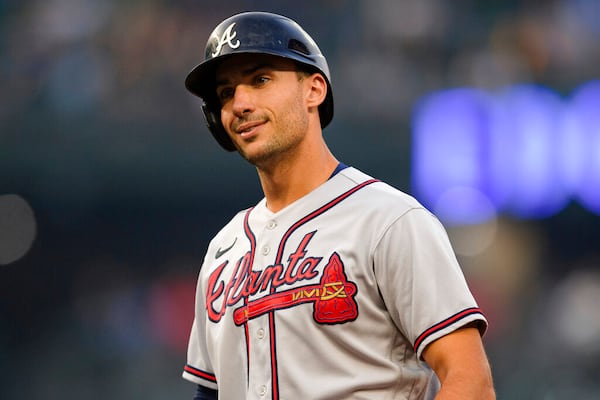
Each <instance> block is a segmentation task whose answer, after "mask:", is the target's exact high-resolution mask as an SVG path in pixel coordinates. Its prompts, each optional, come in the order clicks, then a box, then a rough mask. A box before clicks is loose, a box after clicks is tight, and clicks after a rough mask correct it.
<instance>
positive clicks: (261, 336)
mask: <svg viewBox="0 0 600 400" xmlns="http://www.w3.org/2000/svg"><path fill="white" fill-rule="evenodd" d="M256 337H257V338H259V339H264V338H265V330H264V329H263V328H260V329H259V330H258V332H256Z"/></svg>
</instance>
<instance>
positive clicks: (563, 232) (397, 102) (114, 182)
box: [0, 0, 600, 400]
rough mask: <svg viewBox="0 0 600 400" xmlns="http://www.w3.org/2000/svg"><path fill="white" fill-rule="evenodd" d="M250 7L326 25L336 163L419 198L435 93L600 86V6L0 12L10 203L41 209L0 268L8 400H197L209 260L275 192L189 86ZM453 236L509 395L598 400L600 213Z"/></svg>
mask: <svg viewBox="0 0 600 400" xmlns="http://www.w3.org/2000/svg"><path fill="white" fill-rule="evenodd" d="M246 10H265V11H273V12H278V13H282V14H284V15H287V16H289V17H292V18H293V19H295V20H297V21H299V22H300V23H301V25H303V26H304V27H305V28H306V30H307V31H309V32H310V33H311V34H312V36H313V37H314V38H315V39H316V40H317V42H318V43H319V45H320V47H321V49H322V50H323V52H324V53H325V55H326V57H327V59H328V61H329V64H330V69H331V71H332V77H333V88H334V97H335V106H336V111H335V113H336V116H335V118H334V120H333V123H332V125H331V127H329V128H328V129H327V130H326V135H328V138H329V139H330V140H329V141H330V143H332V148H333V150H334V152H335V153H337V154H338V155H340V156H341V158H342V159H343V160H344V161H346V162H348V163H351V164H354V165H357V166H360V167H361V168H362V169H364V170H366V171H367V172H370V173H371V174H372V175H375V176H378V177H379V178H382V179H385V180H387V181H390V182H391V183H393V184H395V185H396V186H398V187H399V188H401V189H402V190H405V191H408V192H410V190H411V188H410V184H409V182H410V162H409V159H410V134H411V132H410V118H411V113H412V111H413V106H414V103H415V101H417V100H418V99H419V98H421V97H422V96H424V95H426V94H427V93H430V92H431V91H434V90H438V89H441V88H448V87H461V86H470V87H477V88H484V89H486V90H490V91H494V90H497V89H499V88H501V87H503V86H505V85H509V84H513V83H521V82H529V83H538V84H541V85H545V86H548V87H550V88H552V89H553V90H555V91H557V92H558V93H562V94H564V95H567V94H568V93H570V92H571V91H572V90H573V88H575V87H577V86H578V85H580V84H581V83H583V82H586V81H590V80H592V79H597V78H599V77H600V46H599V45H598V43H599V42H600V18H599V17H600V2H598V1H595V0H554V1H551V0H548V1H531V0H530V1H525V0H522V1H518V0H511V1H500V0H494V1H486V2H478V1H475V0H460V1H455V2H448V1H444V0H369V1H367V0H319V1H317V0H306V1H302V2H280V1H274V0H270V1H258V0H257V1H249V0H247V1H242V0H232V1H227V2H224V1H203V0H181V1H176V2H173V1H166V0H121V1H117V0H104V1H97V0H28V1H11V0H0V85H1V86H2V90H0V196H2V195H7V194H16V195H18V196H19V197H20V198H22V199H24V201H26V202H27V204H28V205H29V206H30V207H31V209H32V212H33V215H35V221H34V222H28V223H29V224H30V225H28V230H27V232H31V231H32V229H33V228H35V240H32V243H31V249H30V250H29V252H23V256H22V258H20V259H18V260H10V262H8V263H6V265H2V264H0V398H2V399H22V398H31V399H37V398H44V399H70V398H73V399H79V398H87V399H107V398H109V399H115V400H117V399H145V400H151V399H157V400H158V399H174V398H191V393H192V391H193V390H192V388H191V387H190V385H189V384H187V383H185V382H184V381H183V380H181V379H180V374H181V370H182V367H183V364H184V362H185V347H186V343H187V335H188V331H189V327H190V326H191V320H192V313H193V296H194V291H195V279H196V274H197V272H198V268H199V266H200V264H201V261H202V257H203V252H204V250H205V248H206V246H207V244H208V243H207V240H208V239H209V238H210V237H212V236H213V234H214V233H215V232H216V230H217V229H218V227H219V226H220V225H221V224H223V223H224V222H225V221H226V220H227V219H228V218H229V217H230V216H231V215H232V214H233V213H234V212H235V211H237V210H238V209H240V208H243V207H246V206H249V205H251V204H253V203H254V202H256V201H257V200H258V197H259V196H260V190H259V188H258V183H257V182H256V180H255V178H254V174H253V171H252V170H251V168H250V167H248V166H246V165H245V164H244V163H243V162H242V161H241V160H239V157H235V155H225V154H224V153H223V152H222V151H221V150H220V149H219V148H218V147H217V145H216V144H215V143H214V142H213V140H212V138H211V137H210V135H209V134H208V133H207V130H206V128H205V127H204V123H203V121H202V116H201V112H200V107H199V106H200V101H199V100H198V99H197V98H194V97H193V96H190V95H189V94H188V93H186V92H185V90H184V88H183V80H184V78H185V75H186V73H187V72H188V71H189V70H190V69H191V68H192V67H193V66H194V65H195V64H196V63H198V62H199V61H200V60H201V59H202V57H203V51H204V44H205V40H206V38H207V36H208V34H209V33H210V31H211V30H212V28H213V27H214V25H215V24H216V23H217V22H219V21H220V20H222V19H223V18H225V17H227V16H229V15H231V14H233V13H236V12H239V11H246ZM599 108H600V105H599ZM599 154H600V150H599ZM599 157H600V156H599ZM598 190H600V189H598ZM6 203H7V202H6V201H5V202H4V203H3V202H2V201H0V218H2V217H3V215H4V216H5V218H6V215H8V214H6V213H8V212H9V211H10V210H14V208H11V209H9V210H8V211H7V210H3V209H2V204H6ZM3 212H4V214H3ZM32 224H33V225H32ZM32 227H33V228H32ZM0 228H2V220H0ZM21 231H22V230H20V231H19V232H21ZM1 233H2V232H0V239H2V235H1ZM449 233H450V236H451V240H452V241H453V243H454V244H455V247H456V248H457V249H458V250H459V251H458V253H459V257H460V258H461V263H462V265H463V267H464V268H465V272H466V274H467V278H468V280H469V282H470V283H471V285H472V286H473V289H474V292H475V295H476V297H477V298H478V300H479V301H480V302H481V305H482V306H483V308H484V310H486V311H487V313H488V314H489V319H490V322H491V328H490V331H489V333H488V335H487V336H486V345H487V346H488V351H489V353H490V359H491V362H492V367H493V370H494V374H495V379H496V386H497V390H498V395H499V398H502V399H548V400H554V399H566V398H577V399H582V400H585V399H592V398H593V399H596V398H598V396H599V395H600V373H599V372H598V371H600V313H598V311H597V306H598V304H600V247H598V243H600V217H599V216H598V215H594V214H592V213H589V212H587V211H585V210H582V209H580V208H578V207H577V206H575V205H574V206H572V207H570V208H568V209H567V210H565V211H563V212H562V213H561V214H560V215H558V216H555V217H553V218H549V219H546V220H536V221H524V220H516V219H511V218H509V217H504V216H499V218H498V219H497V220H495V221H492V222H489V223H486V224H485V225H482V226H467V227H453V228H452V229H450V230H449ZM485 238H489V240H488V241H486V243H485V244H484V245H482V248H481V249H479V250H478V251H476V252H472V251H469V246H473V243H474V242H475V241H477V240H484V239H485ZM7 243H8V242H7ZM6 246H8V244H7V245H1V244H0V252H2V251H7V250H6ZM2 260H3V257H2V254H0V262H2Z"/></svg>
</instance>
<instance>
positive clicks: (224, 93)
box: [217, 86, 233, 103]
mask: <svg viewBox="0 0 600 400" xmlns="http://www.w3.org/2000/svg"><path fill="white" fill-rule="evenodd" d="M217 97H218V98H219V101H221V103H223V102H225V101H227V100H229V99H230V98H231V97H233V88H231V87H227V86H226V87H222V88H219V89H217Z"/></svg>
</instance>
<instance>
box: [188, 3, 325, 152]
mask: <svg viewBox="0 0 600 400" xmlns="http://www.w3.org/2000/svg"><path fill="white" fill-rule="evenodd" d="M235 54H268V55H273V56H278V57H283V58H287V59H291V60H294V61H296V62H298V63H299V64H300V65H301V67H302V68H304V69H306V70H307V71H311V72H318V73H320V74H321V75H323V76H324V77H325V80H326V81H327V96H326V98H325V100H324V101H323V103H322V104H321V105H320V106H319V116H320V119H321V127H322V128H325V127H326V126H327V125H328V124H329V122H331V119H332V118H333V94H332V91H331V77H330V75H329V66H328V65H327V60H326V59H325V57H324V56H323V54H322V53H321V50H320V49H319V47H318V46H317V44H316V43H315V41H314V40H313V39H312V38H311V37H310V36H309V35H308V34H307V33H306V32H305V31H304V30H303V29H302V28H301V27H300V25H298V24H297V23H296V22H294V21H293V20H291V19H289V18H287V17H284V16H281V15H277V14H271V13H266V12H245V13H241V14H237V15H234V16H232V17H229V18H227V19H226V20H224V21H223V22H221V23H220V24H219V25H217V27H216V28H215V29H214V31H213V32H212V34H211V35H210V37H209V39H208V42H207V43H206V49H205V51H204V60H203V61H202V62H201V63H200V64H198V65H197V66H196V67H194V69H192V71H190V73H189V74H188V76H187V78H186V79H185V87H186V88H187V89H188V90H189V91H190V92H192V93H193V94H195V95H196V96H199V97H201V98H202V100H204V104H203V105H202V110H203V111H204V116H205V118H206V123H207V125H208V129H209V130H210V132H211V133H212V134H213V136H214V137H215V139H216V140H217V142H219V144H220V145H221V146H222V147H223V148H225V149H226V150H228V151H234V150H235V146H234V145H233V142H232V141H231V139H230V138H229V136H228V135H227V132H225V128H224V127H223V124H222V123H221V105H220V103H219V101H218V99H217V97H216V87H215V71H216V67H217V65H218V64H219V63H220V62H221V61H223V59H224V58H226V57H230V56H232V55H235Z"/></svg>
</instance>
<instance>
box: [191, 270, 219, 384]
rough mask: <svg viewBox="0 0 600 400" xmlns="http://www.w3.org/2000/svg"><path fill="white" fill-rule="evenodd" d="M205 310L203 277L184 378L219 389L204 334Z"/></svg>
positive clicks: (197, 293)
mask: <svg viewBox="0 0 600 400" xmlns="http://www.w3.org/2000/svg"><path fill="white" fill-rule="evenodd" d="M201 271H202V270H201ZM205 310H206V307H205V296H204V293H203V289H202V285H201V279H198V284H197V288H196V302H195V312H194V322H193V324H192V329H191V332H190V339H189V343H188V351H187V362H186V365H185V367H184V369H183V378H184V379H187V380H188V381H191V382H194V383H197V384H199V385H202V386H205V387H208V388H210V389H217V380H216V377H215V373H214V370H213V368H212V365H211V363H210V357H209V353H208V348H207V345H206V340H205V335H204V333H205V331H206V330H205V329H206V313H205Z"/></svg>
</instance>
